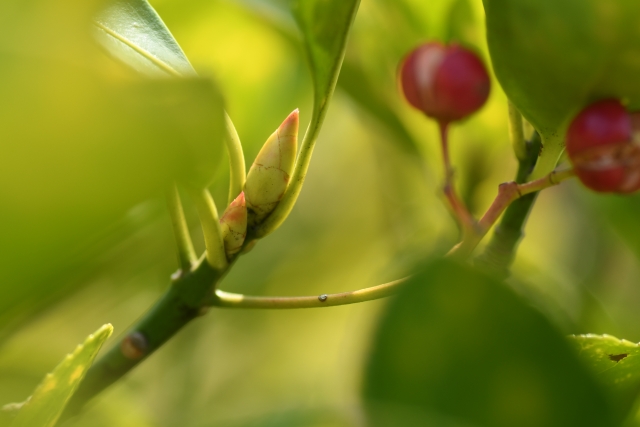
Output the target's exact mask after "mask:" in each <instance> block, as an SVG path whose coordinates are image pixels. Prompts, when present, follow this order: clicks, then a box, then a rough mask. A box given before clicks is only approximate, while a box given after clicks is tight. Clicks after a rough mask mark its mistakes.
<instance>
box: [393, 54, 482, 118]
mask: <svg viewBox="0 0 640 427" xmlns="http://www.w3.org/2000/svg"><path fill="white" fill-rule="evenodd" d="M400 84H401V86H402V90H403V92H404V95H405V97H406V98H407V101H409V103H410V104H411V105H413V106H414V107H416V108H417V109H419V110H421V111H422V112H424V113H425V114H426V115H427V116H429V117H432V118H434V119H436V120H437V121H439V122H440V123H441V124H444V125H446V124H448V123H449V122H452V121H455V120H460V119H463V118H465V117H467V116H468V115H470V114H472V113H473V112H475V111H477V110H478V109H479V108H480V107H482V105H483V104H484V103H485V102H486V100H487V98H488V96H489V89H490V87H491V81H490V79H489V74H488V73H487V70H486V68H485V66H484V64H483V63H482V61H481V60H480V58H478V56H477V55H476V54H475V53H473V52H472V51H470V50H468V49H466V48H464V47H461V46H459V45H456V44H452V45H449V46H445V45H443V44H441V43H438V42H430V43H426V44H423V45H421V46H419V47H417V48H416V49H414V50H413V51H412V52H410V53H409V54H408V55H407V56H406V57H405V59H404V61H403V62H402V64H401V66H400Z"/></svg>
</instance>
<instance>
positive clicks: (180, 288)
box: [64, 262, 224, 418]
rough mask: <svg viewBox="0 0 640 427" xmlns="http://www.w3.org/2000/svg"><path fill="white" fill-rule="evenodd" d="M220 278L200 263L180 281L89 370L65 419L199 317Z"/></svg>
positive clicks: (218, 273) (217, 273) (206, 265)
mask: <svg viewBox="0 0 640 427" xmlns="http://www.w3.org/2000/svg"><path fill="white" fill-rule="evenodd" d="M223 274H224V273H221V272H219V271H216V270H214V269H212V268H211V266H210V265H209V264H208V263H206V262H201V263H200V265H199V266H198V267H197V268H196V269H195V270H194V271H193V272H189V273H187V274H185V275H184V276H181V277H179V278H178V279H177V280H176V281H175V282H174V283H173V284H172V285H171V287H170V288H169V289H168V290H167V292H166V293H165V294H164V295H163V296H162V298H160V300H159V301H157V302H156V304H155V305H154V306H153V307H152V308H151V309H150V310H149V311H148V312H147V313H146V314H145V315H144V316H143V317H142V319H141V320H140V321H138V322H137V323H136V324H134V325H133V326H132V327H131V328H130V329H129V331H128V332H127V333H126V334H125V335H124V336H123V338H122V339H121V340H120V341H119V343H118V344H117V345H115V346H114V347H113V348H111V349H110V350H109V351H108V352H107V353H106V354H104V355H103V356H102V357H101V358H100V359H99V360H98V361H97V362H96V363H95V364H94V365H93V366H92V367H91V368H90V369H89V371H88V372H87V375H86V376H85V378H84V380H83V382H82V383H81V384H80V387H79V388H78V391H77V392H76V393H75V395H74V396H73V398H72V399H71V401H70V403H69V405H68V407H67V410H66V412H65V416H64V418H67V417H69V416H73V415H75V414H76V413H77V412H78V411H79V410H80V409H81V408H82V406H83V405H84V404H85V403H86V402H87V401H89V400H90V399H91V398H93V397H94V396H95V395H97V394H98V393H100V392H101V391H102V390H104V389H105V388H107V387H109V386H110V385H111V384H113V383H114V382H116V381H117V380H118V379H120V378H121V377H123V376H124V375H125V374H127V373H128V372H129V371H130V370H131V369H133V368H134V367H135V366H137V365H138V364H139V363H140V362H142V361H143V360H145V359H146V358H147V357H149V356H150V355H151V354H152V353H153V352H155V351H156V350H157V349H158V348H160V347H161V346H162V345H163V344H164V343H165V342H167V340H169V338H171V337H172V336H173V335H175V333H176V332H178V331H179V330H180V329H182V328H183V327H184V326H185V325H186V324H187V323H189V322H190V321H192V320H193V319H195V318H196V317H198V316H199V315H201V314H202V313H203V310H205V309H206V307H207V304H208V301H209V300H210V299H211V295H212V293H213V289H214V285H215V284H216V283H217V282H218V281H219V280H220V279H221V278H222V276H223Z"/></svg>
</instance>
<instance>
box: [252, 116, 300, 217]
mask: <svg viewBox="0 0 640 427" xmlns="http://www.w3.org/2000/svg"><path fill="white" fill-rule="evenodd" d="M298 116H299V114H298V110H297V109H296V110H294V111H293V112H292V113H291V114H289V117H287V118H286V119H285V120H284V122H282V124H281V125H280V127H279V128H278V129H276V131H275V132H274V133H273V134H271V136H270V137H269V139H267V142H265V143H264V145H263V146H262V149H261V150H260V152H259V153H258V156H256V159H255V161H254V162H253V165H251V169H249V173H248V174H247V182H246V184H245V190H244V192H245V194H246V197H247V209H248V210H249V225H252V226H253V225H257V224H260V223H261V222H262V221H263V220H264V219H265V218H266V217H267V215H269V214H270V213H271V211H272V210H273V209H274V208H275V207H276V205H277V204H278V202H279V201H280V199H281V198H282V195H283V194H284V191H285V190H286V189H287V185H288V184H289V177H290V176H291V173H292V172H293V166H294V163H295V159H296V151H297V145H298V122H299V117H298Z"/></svg>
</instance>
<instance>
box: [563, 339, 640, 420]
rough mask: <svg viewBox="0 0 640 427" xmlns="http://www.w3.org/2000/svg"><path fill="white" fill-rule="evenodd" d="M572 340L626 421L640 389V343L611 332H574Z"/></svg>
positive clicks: (617, 413) (620, 415)
mask: <svg viewBox="0 0 640 427" xmlns="http://www.w3.org/2000/svg"><path fill="white" fill-rule="evenodd" d="M569 341H570V342H571V343H572V344H573V345H575V347H576V348H577V349H578V351H579V353H578V354H579V355H580V358H581V359H582V361H583V362H584V363H585V364H586V365H587V366H588V367H589V368H590V369H591V371H592V372H593V373H594V374H595V376H596V378H597V379H598V380H599V381H600V383H601V384H602V385H603V386H604V388H605V390H606V391H607V394H608V396H609V400H610V401H611V404H612V406H613V408H614V409H615V411H616V415H617V416H618V418H619V421H622V420H623V419H624V418H625V417H626V416H627V414H628V413H629V411H630V410H631V408H632V407H633V405H634V402H635V401H636V399H637V397H638V393H639V392H640V346H639V345H638V344H636V343H632V342H629V341H626V340H620V339H618V338H616V337H612V336H610V335H591V334H588V335H578V336H575V335H574V336H572V337H570V338H569Z"/></svg>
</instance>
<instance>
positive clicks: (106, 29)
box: [94, 22, 183, 77]
mask: <svg viewBox="0 0 640 427" xmlns="http://www.w3.org/2000/svg"><path fill="white" fill-rule="evenodd" d="M94 24H95V25H96V27H98V28H99V29H101V30H102V31H104V32H105V33H107V34H108V35H110V36H111V37H113V38H115V39H116V40H118V41H120V42H121V43H123V44H125V45H127V46H129V47H130V48H131V49H133V50H135V51H136V52H137V53H139V54H140V55H142V56H143V57H145V58H146V59H148V60H149V61H151V62H152V63H153V64H154V65H156V66H157V67H158V68H160V69H162V70H163V71H166V72H167V73H169V74H171V75H172V76H176V77H183V75H182V74H181V73H180V72H179V71H177V70H176V69H175V68H173V67H172V66H171V65H169V64H167V63H166V62H164V61H162V60H161V59H159V58H158V57H156V56H155V55H153V54H152V53H150V52H148V51H146V50H144V49H143V48H141V47H140V46H138V45H137V44H135V43H133V42H132V41H131V40H129V39H127V38H126V37H124V36H123V35H122V34H119V33H117V32H116V31H114V30H112V29H111V28H109V27H107V26H105V25H104V24H101V23H100V22H94Z"/></svg>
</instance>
